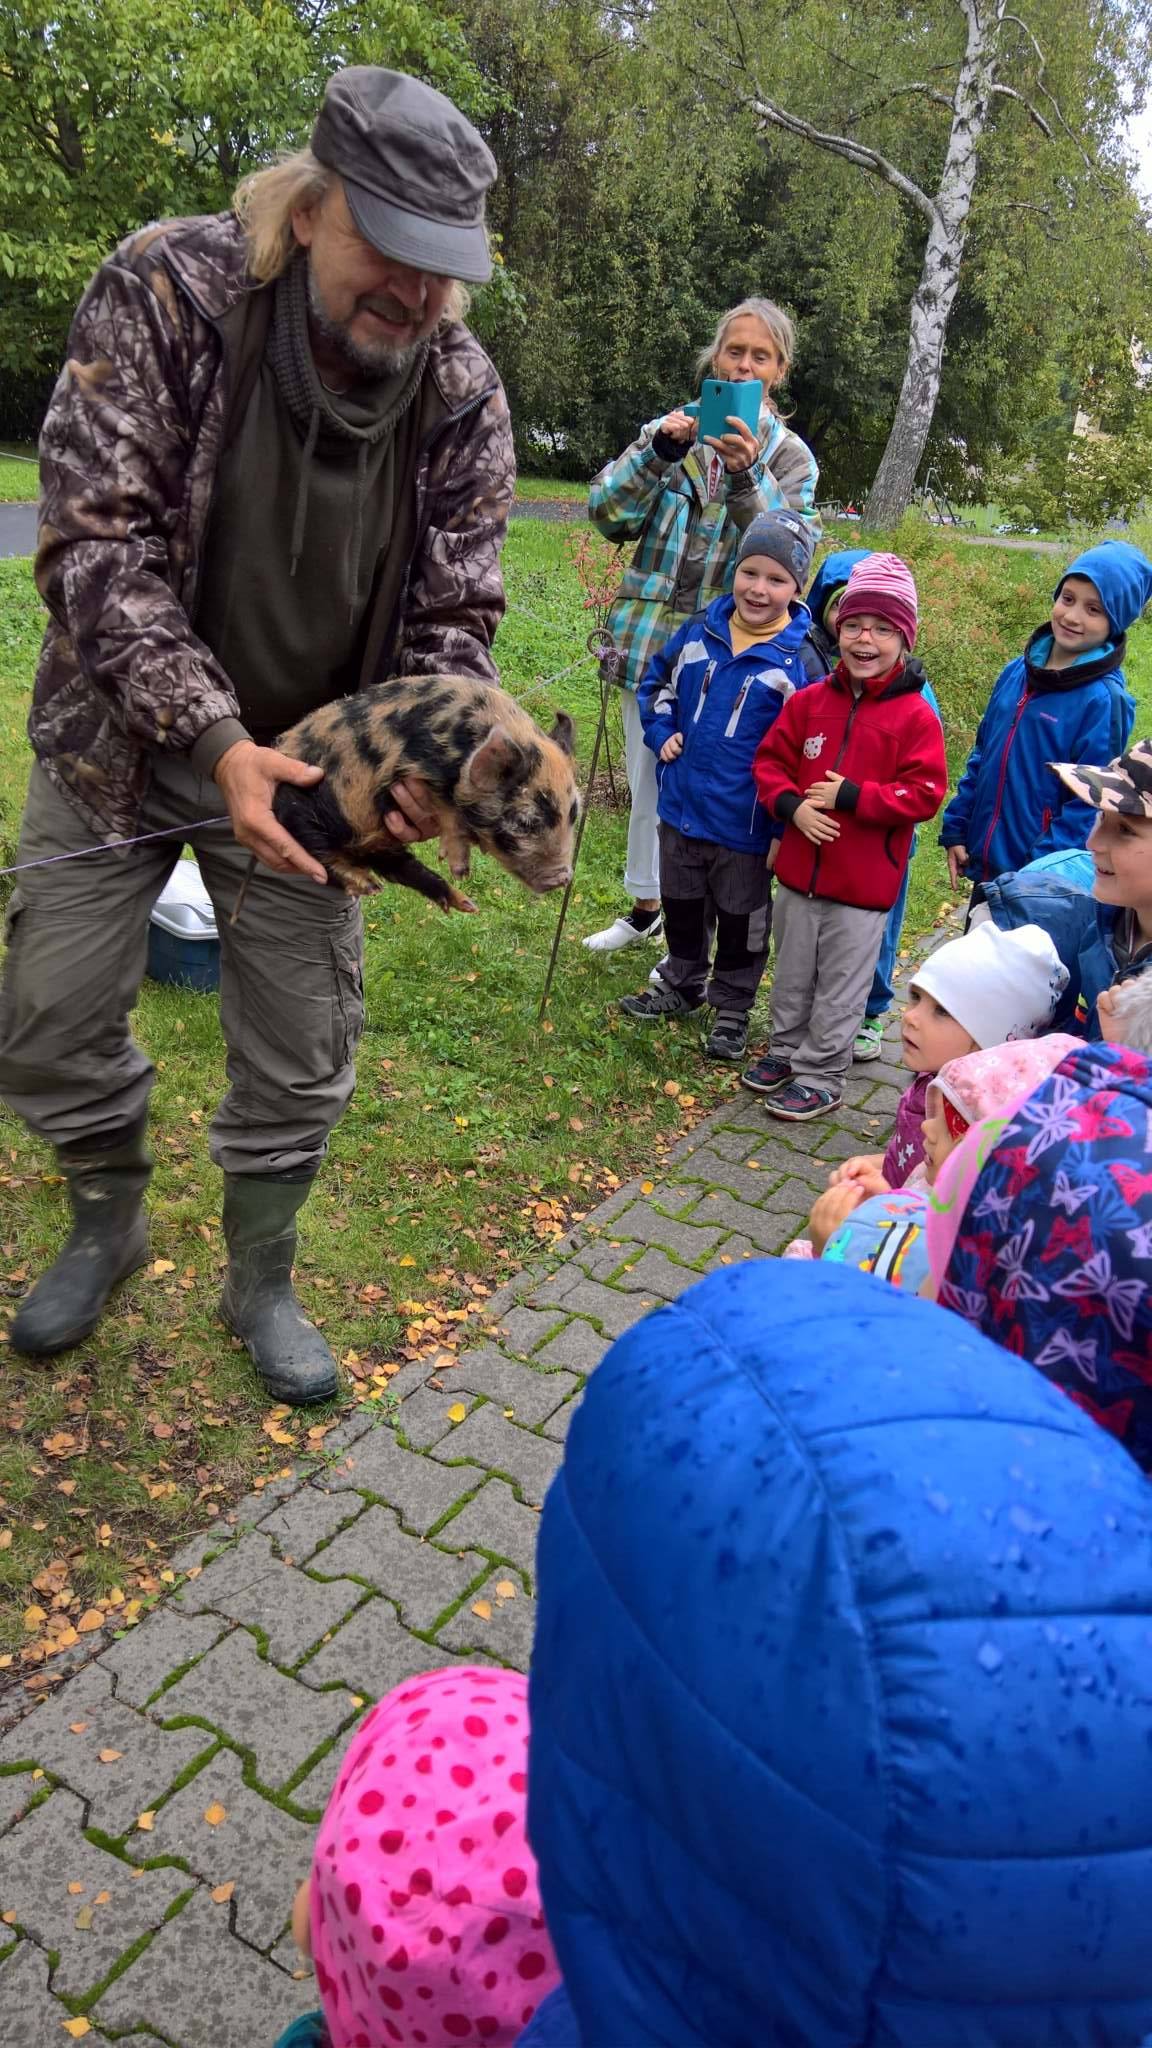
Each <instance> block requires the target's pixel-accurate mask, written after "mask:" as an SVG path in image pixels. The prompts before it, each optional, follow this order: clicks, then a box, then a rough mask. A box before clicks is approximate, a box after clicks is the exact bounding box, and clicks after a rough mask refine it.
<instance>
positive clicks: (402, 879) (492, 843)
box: [275, 676, 580, 910]
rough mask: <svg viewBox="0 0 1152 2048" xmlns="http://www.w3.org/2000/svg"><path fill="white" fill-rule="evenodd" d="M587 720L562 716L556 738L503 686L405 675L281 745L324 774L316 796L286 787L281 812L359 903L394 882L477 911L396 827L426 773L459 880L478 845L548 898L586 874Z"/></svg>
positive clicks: (309, 722)
mask: <svg viewBox="0 0 1152 2048" xmlns="http://www.w3.org/2000/svg"><path fill="white" fill-rule="evenodd" d="M572 741H573V725H572V720H571V719H570V718H569V717H568V715H567V713H566V712H563V711H562V712H559V713H558V714H557V717H556V723H555V725H554V726H553V728H552V731H551V733H549V734H545V733H543V732H541V730H540V728H539V726H538V725H536V724H534V722H533V720H532V719H531V718H530V717H529V716H528V713H527V712H526V711H525V710H523V709H522V707H521V706H520V705H519V704H517V703H516V702H515V700H514V699H513V698H511V697H509V696H507V695H506V694H505V692H504V691H503V690H498V689H496V688H495V687H494V686H493V685H491V684H489V683H478V682H471V681H468V680H467V679H465V678H464V677H462V676H402V677H396V678H395V679H394V680H393V681H391V682H387V683H378V684H377V685H376V686H375V688H374V689H370V690H361V691H360V692H358V694H357V695H356V696H354V697H341V698H339V699H338V700H337V701H336V703H334V704H325V705H323V706H322V708H321V709H320V710H319V711H313V712H310V713H309V715H308V717H307V718H302V719H301V720H300V722H299V724H298V725H294V726H293V727H292V729H291V731H290V732H286V733H285V734H284V735H283V737H282V738H281V739H280V740H279V741H278V742H277V744H278V746H279V749H280V751H281V753H284V754H291V755H292V756H293V757H294V758H295V759H296V760H298V761H308V762H310V763H312V764H313V765H314V766H315V767H317V768H322V769H323V770H324V780H323V782H321V783H317V785H316V786H315V788H313V789H297V788H295V787H294V786H293V785H292V784H291V783H287V782H282V783H281V784H280V785H279V787H278V789H277V792H276V799H275V811H276V816H277V817H278V818H279V820H280V823H281V824H282V825H283V826H285V828H286V829H287V830H288V831H289V832H291V834H292V836H293V838H294V839H297V840H299V842H300V844H301V846H303V847H305V848H306V849H307V851H308V852H309V853H310V854H312V855H313V856H314V857H315V859H317V860H318V861H319V862H320V863H321V865H322V866H323V867H324V868H326V869H327V872H328V874H329V875H330V876H331V878H332V880H333V881H334V882H338V883H339V884H340V886H341V887H342V888H344V889H347V890H348V891H349V893H350V894H351V895H354V896H366V895H369V894H371V893H372V892H373V891H375V890H377V889H379V887H380V883H381V880H383V881H386V882H398V883H399V884H400V885H401V887H403V888H406V889H416V890H418V891H419V892H420V894H421V895H422V896H428V897H430V898H431V900H432V902H433V903H438V904H439V905H440V908H441V909H442V910H475V908H476V905H475V904H474V903H473V902H471V901H470V899H469V898H468V897H467V896H465V895H462V894H461V892H460V890H459V889H455V888H453V887H452V885H451V883H449V882H448V881H447V880H446V879H445V877H444V876H443V875H440V874H437V873H436V871H435V870H434V869H433V868H428V867H425V865H424V863H423V861H421V860H418V859H417V858H416V856H415V854H414V853H411V852H409V851H407V850H406V849H400V850H398V849H397V848H396V847H395V845H394V844H393V843H392V842H391V839H390V835H389V834H388V832H387V830H386V828H385V825H384V817H385V813H386V812H387V811H389V810H393V809H394V808H395V805H394V803H393V800H392V797H391V794H390V792H391V788H392V784H393V783H394V782H397V781H399V779H400V778H401V777H402V776H409V775H410V776H419V777H420V778H421V780H422V781H423V782H424V783H425V784H426V786H427V789H428V791H429V792H430V801H429V808H430V809H431V810H434V811H435V812H436V813H437V816H438V821H439V830H440V852H441V856H442V857H443V859H445V860H446V861H447V864H448V867H449V869H450V871H451V873H452V875H453V876H454V877H455V879H456V880H457V881H461V880H463V878H464V877H465V876H466V875H467V873H468V857H469V853H470V851H471V849H472V847H474V846H478V847H479V848H480V849H481V851H482V852H484V853H490V854H492V855H494V857H495V858H496V859H497V860H498V861H499V862H500V864H501V866H502V867H505V868H507V870H508V872H509V874H512V875H515V876H516V878H517V880H518V881H521V882H523V883H524V884H525V887H526V888H529V889H532V890H534V891H535V892H536V893H537V894H539V895H542V894H543V893H544V892H545V891H546V890H549V889H560V888H563V886H564V884H565V883H566V882H568V881H569V880H570V879H571V875H572V843H573V833H574V830H575V826H576V820H577V817H578V816H579V812H580V797H579V792H578V790H577V787H576V777H575V772H574V768H573V762H572Z"/></svg>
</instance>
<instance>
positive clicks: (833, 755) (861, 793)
mask: <svg viewBox="0 0 1152 2048" xmlns="http://www.w3.org/2000/svg"><path fill="white" fill-rule="evenodd" d="M923 685H924V671H923V669H922V668H921V667H920V664H919V662H918V661H916V660H915V658H914V657H910V658H909V659H908V660H907V661H905V662H904V663H903V664H902V665H901V667H900V668H899V669H898V670H897V671H896V673H895V674H894V675H890V676H887V677H879V678H877V680H876V681H875V682H874V683H870V684H867V685H865V688H864V690H863V691H862V693H861V694H860V695H859V696H856V695H855V693H854V692H853V691H852V689H851V688H850V686H849V684H848V681H847V678H846V676H845V675H844V672H843V670H842V669H839V668H838V669H836V670H834V671H833V673H832V674H831V675H830V676H828V677H827V678H826V679H825V681H824V682H822V683H809V685H808V687H807V689H805V690H800V691H798V692H797V694H796V695H795V696H794V697H791V698H789V701H788V703H787V704H786V705H785V706H784V709H783V711H782V712H781V713H780V716H779V718H778V719H777V720H776V723H775V725H774V726H773V727H772V729H771V731H770V732H769V733H768V735H767V738H766V739H765V740H764V741H763V743H762V745H761V747H760V749H759V751H758V753H757V755H756V760H755V764H754V773H755V777H756V787H757V789H758V790H759V792H760V801H761V803H763V804H765V805H766V806H767V808H768V810H769V811H770V812H771V814H772V816H773V817H774V818H777V819H779V820H781V821H782V822H783V824H784V826H785V831H784V836H783V838H782V839H781V841H780V852H779V854H778V855H777V858H776V878H777V880H778V881H780V882H783V883H784V884H785V886H786V887H787V888H789V889H795V890H797V891H798V892H799V893H800V894H801V895H804V896H817V897H821V898H827V899H828V900H829V901H831V902H833V903H847V904H851V905H854V906H855V907H856V908H857V909H860V910H890V909H891V908H892V905H893V903H894V902H895V901H896V897H897V895H898V894H899V891H900V884H901V881H902V880H903V877H904V870H905V868H906V867H907V865H908V861H909V858H910V856H911V851H912V835H913V833H914V831H915V829H916V826H917V825H918V824H921V823H922V822H923V821H924V820H925V819H926V818H931V817H934V816H935V814H936V812H937V810H938V809H939V806H940V803H941V800H942V798H943V795H944V791H945V789H946V787H947V782H948V764H947V761H946V759H945V754H944V734H943V731H942V730H941V726H940V720H939V718H938V717H937V715H936V714H935V712H933V711H930V710H929V708H928V706H927V705H926V704H925V702H924V699H923V695H922V690H923ZM833 770H834V771H835V772H836V773H837V774H839V775H843V776H844V777H845V782H844V785H843V787H842V788H841V790H840V791H839V794H838V797H837V802H836V812H835V816H836V820H837V822H838V824H839V826H840V836H839V838H838V839H835V840H832V841H829V842H827V843H825V844H824V845H821V846H814V845H813V844H812V843H811V841H810V840H808V839H805V837H804V835H803V833H802V832H800V831H798V830H797V829H796V827H795V826H794V825H792V824H791V822H790V821H791V819H792V818H793V817H794V815H795V813H796V811H797V810H798V808H799V806H800V804H801V802H802V801H803V796H804V792H805V790H806V789H808V788H809V786H810V785H811V784H812V783H813V782H818V781H819V780H820V778H821V777H822V776H824V775H827V774H829V773H830V772H832V771H833Z"/></svg>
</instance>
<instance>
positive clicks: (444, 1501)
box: [328, 1427, 476, 1535]
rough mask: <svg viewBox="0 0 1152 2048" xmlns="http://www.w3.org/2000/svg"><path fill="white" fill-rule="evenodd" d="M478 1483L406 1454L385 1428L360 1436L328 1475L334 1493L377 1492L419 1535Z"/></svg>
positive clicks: (466, 1474) (467, 1475) (414, 1455)
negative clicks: (343, 1490) (348, 1490)
mask: <svg viewBox="0 0 1152 2048" xmlns="http://www.w3.org/2000/svg"><path fill="white" fill-rule="evenodd" d="M475 1484H476V1481H475V1478H474V1476H473V1475H472V1474H470V1473H468V1472H446V1471H445V1469H444V1467H443V1465H438V1464H436V1463H435V1461H434V1460H433V1459H432V1458H422V1457H421V1456H420V1455H419V1453H418V1452H416V1451H406V1450H404V1448H403V1447H402V1445H400V1444H398V1443H397V1441H396V1438H395V1436H394V1435H393V1433H392V1431H391V1430H390V1429H388V1428H386V1427H380V1428H377V1429H374V1430H373V1431H372V1432H371V1434H370V1435H369V1436H366V1437H361V1439H360V1441H359V1443H357V1444H354V1445H353V1446H352V1449H351V1450H350V1451H349V1453H348V1455H347V1457H346V1458H342V1459H341V1461H340V1463H339V1464H338V1465H337V1466H336V1467H335V1469H334V1470H333V1471H332V1472H331V1473H330V1474H329V1477H328V1485H329V1487H330V1488H331V1489H333V1490H334V1491H335V1490H339V1489H340V1488H342V1487H356V1488H357V1489H358V1490H359V1491H360V1492H361V1493H374V1494H377V1495H378V1496H379V1498H380V1499H381V1500H386V1501H387V1502H388V1505H389V1507H393V1508H396V1509H397V1510H398V1511H399V1514H400V1517H401V1520H402V1521H404V1522H406V1523H407V1525H408V1527H409V1528H410V1529H416V1530H418V1531H419V1533H420V1534H421V1535H424V1534H425V1533H426V1531H427V1530H429V1529H430V1528H431V1527H432V1524H433V1522H438V1521H439V1520H440V1517H441V1516H442V1515H446V1514H447V1512H448V1510H449V1508H450V1507H454V1506H455V1504H456V1502H457V1501H458V1500H459V1499H460V1498H461V1497H462V1495H464V1494H466V1493H468V1492H470V1491H471V1489H472V1487H473V1486H474V1485H475Z"/></svg>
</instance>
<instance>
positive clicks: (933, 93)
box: [844, 80, 956, 128]
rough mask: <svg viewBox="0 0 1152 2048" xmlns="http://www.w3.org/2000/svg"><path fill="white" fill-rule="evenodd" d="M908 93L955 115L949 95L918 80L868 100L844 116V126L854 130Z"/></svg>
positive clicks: (954, 106)
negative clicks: (872, 115) (945, 108)
mask: <svg viewBox="0 0 1152 2048" xmlns="http://www.w3.org/2000/svg"><path fill="white" fill-rule="evenodd" d="M908 93H919V94H920V96H921V98H922V99H926V100H935V102H936V105H937V106H938V107H947V109H948V112H949V113H950V114H952V115H955V112H956V102H955V100H954V99H953V98H952V97H951V95H950V94H949V93H946V92H937V90H936V87H935V86H934V85H929V84H928V83H927V82H926V81H925V80H920V81H919V82H918V83H917V84H915V85H894V86H893V88H892V90H891V92H886V93H882V94H881V96H880V98H879V99H878V100H869V101H868V104H867V105H866V106H863V107H859V108H857V110H856V112H855V113H852V114H848V115H846V116H845V120H844V126H845V127H846V128H855V127H856V126H857V124H858V123H859V122H861V121H866V120H867V118H868V116H869V114H877V113H879V111H880V109H881V107H886V106H887V105H888V104H889V102H890V101H891V100H898V99H901V98H903V97H904V96H905V95H906V94H908Z"/></svg>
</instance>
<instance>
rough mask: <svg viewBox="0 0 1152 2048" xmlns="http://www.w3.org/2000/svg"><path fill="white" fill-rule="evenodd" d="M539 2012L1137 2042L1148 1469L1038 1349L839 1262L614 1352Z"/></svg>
mask: <svg viewBox="0 0 1152 2048" xmlns="http://www.w3.org/2000/svg"><path fill="white" fill-rule="evenodd" d="M538 1569H539V1621H538V1630H537V1637H536V1647H535V1653H534V1660H533V1671H532V1679H531V1695H530V1703H531V1716H532V1738H531V1749H530V1765H529V1805H528V1819H529V1832H530V1837H531V1841H532V1845H533V1848H534V1850H535V1852H536V1855H537V1857H538V1859H539V1866H540V1879H541V1890H542V1895H543V1901H544V1909H545V1913H546V1915H547V1919H548V1926H549V1930H550V1932H551V1934H552V1937H553V1940H554V1942H555V1945H556V1949H557V1952H558V1955H559V1959H560V1963H561V1967H562V1969H563V1973H564V1981H565V1986H566V1991H565V1994H564V1997H563V1998H560V1999H557V2000H554V2001H551V2002H550V2007H549V2009H548V2010H547V2013H546V2019H547V2025H548V2029H549V2031H548V2033H547V2035H540V2036H537V2035H536V2034H535V2032H534V2029H533V2028H532V2027H530V2028H529V2031H528V2034H527V2036H526V2037H524V2042H523V2048H529V2044H530V2043H532V2044H533V2048H535V2042H536V2041H537V2039H547V2040H548V2041H549V2043H550V2044H553V2048H1090V2044H1091V2048H1136V2044H1137V2043H1138V2042H1140V2041H1141V2040H1142V2039H1143V2037H1144V2035H1145V2034H1146V2033H1147V2032H1148V2030H1149V2029H1150V2028H1152V1968H1150V1963H1149V1957H1150V1949H1149V1935H1148V1928H1149V1920H1150V1914H1152V1770H1149V1767H1148V1759H1149V1755H1150V1754H1152V1489H1150V1488H1149V1486H1148V1483H1147V1481H1146V1480H1145V1479H1144V1478H1143V1477H1142V1475H1141V1473H1140V1472H1139V1470H1138V1469H1137V1467H1136V1466H1135V1465H1134V1464H1133V1462H1132V1460H1131V1459H1130V1458H1129V1457H1128V1455H1127V1453H1126V1452H1125V1451H1124V1450H1123V1449H1122V1448H1121V1447H1120V1446H1119V1445H1118V1444H1117V1443H1116V1442H1114V1441H1113V1439H1112V1438H1110V1437H1109V1436H1107V1435H1106V1434H1105V1433H1104V1432H1103V1431H1102V1430H1100V1429H1098V1428H1097V1426H1096V1425H1095V1424H1094V1423H1092V1422H1091V1421H1090V1420H1089V1419H1088V1418H1087V1417H1086V1416H1084V1415H1083V1414H1081V1413H1079V1412H1078V1411H1077V1410H1076V1409H1075V1408H1074V1407H1073V1405H1072V1404H1071V1403H1070V1402H1069V1401H1068V1400H1067V1399H1066V1398H1065V1397H1064V1396H1063V1395H1062V1394H1060V1393H1059V1392H1058V1391H1057V1390H1056V1389H1055V1388H1053V1387H1052V1386H1050V1385H1049V1384H1048V1382H1047V1381H1046V1380H1044V1379H1043V1378H1042V1377H1041V1376H1040V1374H1038V1373H1036V1372H1035V1371H1034V1370H1033V1369H1031V1368H1030V1367H1028V1366H1027V1365H1026V1364H1025V1363H1024V1362H1023V1361H1021V1360H1019V1359H1017V1358H1015V1357H1013V1356H1012V1355H1011V1354H1010V1353H1008V1352H1006V1351H1004V1350H1001V1349H1000V1347H999V1346H998V1345H996V1344H994V1343H992V1342H991V1341H990V1340H989V1339H988V1338H986V1337H983V1336H981V1335H980V1334H979V1333H977V1332H975V1331H972V1330H970V1329H969V1328H968V1327H966V1326H965V1325H964V1323H963V1322H962V1321H961V1320H960V1319H959V1318H958V1317H954V1316H952V1315H951V1314H950V1313H949V1312H948V1311H946V1310H943V1309H940V1308H937V1307H936V1306H935V1304H933V1303H929V1302H925V1301H920V1300H918V1299H917V1298H915V1297H911V1296H908V1295H904V1294H901V1293H900V1292H899V1291H898V1290H897V1289H895V1288H891V1287H886V1286H883V1285H881V1284H879V1283H877V1282H876V1281H875V1280H873V1279H870V1278H869V1277H868V1276H866V1275H864V1274H862V1273H857V1272H852V1271H847V1270H845V1269H843V1268H837V1267H829V1266H826V1265H824V1264H821V1263H815V1264H809V1265H805V1264H801V1263H792V1262H789V1261H776V1260H763V1261H758V1262H755V1263H752V1264H749V1265H746V1266H743V1267H734V1268H732V1269H731V1270H729V1271H727V1272H724V1273H720V1274H716V1275H714V1276H712V1277H711V1278H710V1279H708V1280H705V1281H703V1282H702V1283H701V1284H700V1285H699V1286H696V1287H693V1288H692V1289H690V1290H689V1291H688V1292H687V1293H686V1294H684V1295H682V1296H681V1297H680V1299H679V1301H678V1302H676V1303H675V1304H674V1305H673V1306H671V1307H667V1308H663V1309H661V1310H659V1311H658V1312H657V1313H656V1314H653V1315H651V1316H649V1317H648V1318H647V1320H646V1321H644V1322H643V1323H641V1324H639V1325H638V1326H637V1327H636V1328H634V1329H633V1330H631V1331H629V1332H628V1334H627V1335H626V1336H625V1337H623V1338H622V1339H621V1340H620V1341H618V1342H617V1343H616V1344H615V1345H614V1346H613V1348H612V1350H611V1352H610V1353H609V1355H608V1357H607V1358H606V1359H605V1361H604V1363H603V1364H602V1365H601V1366H600V1367H599V1368H598V1370H597V1371H596V1373H595V1374H594V1375H593V1376H592V1379H591V1381H590V1383H589V1388H588V1392H587V1394H586V1395H585V1398H584V1403H583V1406H582V1407H581V1409H580V1412H579V1413H578V1415H577V1416H576V1419H575V1421H574V1423H573V1426H572V1431H571V1435H570V1436H569V1439H568V1447H567V1451H566V1455H565V1462H564V1466H563V1468H562V1470H561V1472H560V1473H559V1475H558V1476H557V1478H556V1480H555V1482H554V1484H553V1486H552V1489H551V1491H550V1493H549V1496H548V1500H547V1503H546V1505H545V1509H544V1516H543V1523H542V1528H541V1536H540V1550H539V1564H538Z"/></svg>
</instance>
